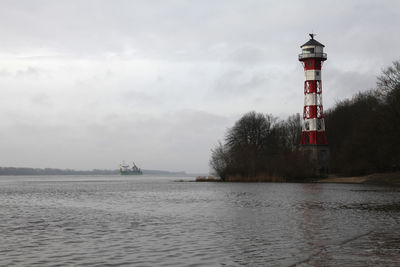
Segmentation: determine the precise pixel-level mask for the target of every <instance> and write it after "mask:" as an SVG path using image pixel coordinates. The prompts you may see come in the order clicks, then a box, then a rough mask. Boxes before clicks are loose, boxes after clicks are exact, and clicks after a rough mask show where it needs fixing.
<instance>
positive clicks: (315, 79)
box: [299, 34, 328, 145]
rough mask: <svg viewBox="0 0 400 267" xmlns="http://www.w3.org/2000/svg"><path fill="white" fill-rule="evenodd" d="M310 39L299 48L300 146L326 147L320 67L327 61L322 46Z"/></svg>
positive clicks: (312, 35)
mask: <svg viewBox="0 0 400 267" xmlns="http://www.w3.org/2000/svg"><path fill="white" fill-rule="evenodd" d="M310 36H311V39H310V40H309V41H308V42H307V43H305V44H303V45H302V46H301V49H302V53H301V54H300V55H299V61H301V62H302V63H303V66H304V74H305V81H304V109H303V123H302V132H301V141H300V144H301V145H327V144H328V142H327V140H326V133H325V121H324V113H323V106H322V81H321V66H322V63H323V62H324V61H325V60H326V59H327V56H326V54H325V53H324V52H323V49H324V47H325V46H324V45H323V44H321V43H319V42H318V41H316V40H315V39H314V34H310Z"/></svg>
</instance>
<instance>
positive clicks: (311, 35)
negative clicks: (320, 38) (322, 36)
mask: <svg viewBox="0 0 400 267" xmlns="http://www.w3.org/2000/svg"><path fill="white" fill-rule="evenodd" d="M308 35H310V37H311V39H314V36H315V35H317V34H316V33H309V34H308Z"/></svg>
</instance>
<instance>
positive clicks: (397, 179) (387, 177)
mask: <svg viewBox="0 0 400 267" xmlns="http://www.w3.org/2000/svg"><path fill="white" fill-rule="evenodd" d="M315 182H316V183H343V184H395V185H400V172H390V173H374V174H370V175H365V176H353V177H340V176H335V175H330V176H329V177H328V178H324V179H319V180H316V181H315Z"/></svg>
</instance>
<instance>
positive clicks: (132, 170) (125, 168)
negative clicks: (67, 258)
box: [119, 161, 143, 175]
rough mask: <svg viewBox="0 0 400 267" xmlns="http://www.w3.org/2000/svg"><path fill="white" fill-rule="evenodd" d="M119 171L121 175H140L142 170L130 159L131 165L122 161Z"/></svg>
mask: <svg viewBox="0 0 400 267" xmlns="http://www.w3.org/2000/svg"><path fill="white" fill-rule="evenodd" d="M119 173H120V174H121V175H142V174H143V172H142V170H141V169H140V168H139V167H138V166H136V164H135V162H133V161H132V167H130V166H129V165H127V164H125V162H122V164H120V166H119Z"/></svg>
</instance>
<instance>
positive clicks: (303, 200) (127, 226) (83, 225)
mask: <svg viewBox="0 0 400 267" xmlns="http://www.w3.org/2000/svg"><path fill="white" fill-rule="evenodd" d="M173 180H175V178H173V177H172V178H165V177H146V176H143V177H134V178H131V177H118V176H115V177H101V176H93V177H87V176H81V177H79V176H73V177H65V176H64V177H0V214H1V217H0V229H1V231H0V240H1V241H2V242H0V255H1V257H0V265H6V266H7V265H29V266H31V265H36V266H46V265H52V266H53V265H55V264H59V265H61V266H64V265H87V264H88V265H104V264H110V265H111V264H112V265H123V264H126V265H138V266H155V265H156V266H213V265H216V266H221V265H226V266H240V265H247V266H310V265H311V266H327V265H328V266H332V265H333V266H349V265H351V266H366V265H369V266H375V265H384V266H398V265H399V264H400V258H399V256H398V255H400V226H399V220H400V216H399V215H400V198H399V196H400V191H399V190H397V189H392V188H385V187H378V186H367V185H339V184H275V183H268V184H245V183H243V184H242V183H241V184H232V183H191V182H185V183H177V182H173Z"/></svg>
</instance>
